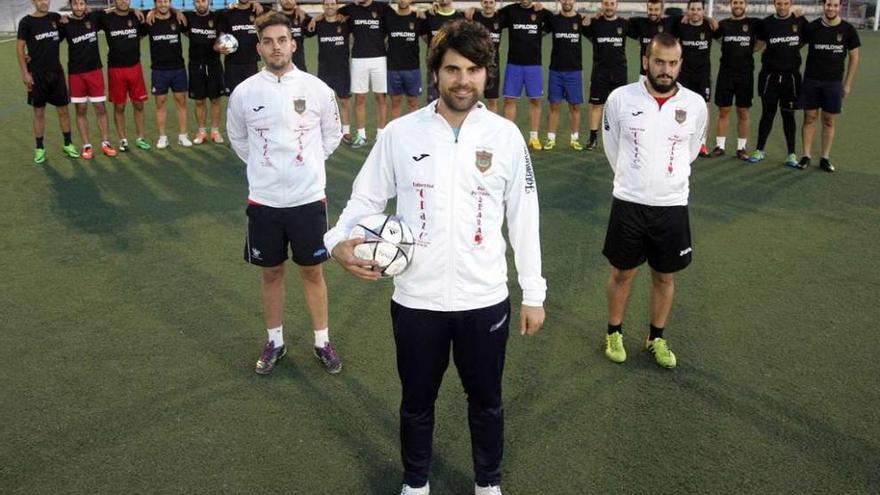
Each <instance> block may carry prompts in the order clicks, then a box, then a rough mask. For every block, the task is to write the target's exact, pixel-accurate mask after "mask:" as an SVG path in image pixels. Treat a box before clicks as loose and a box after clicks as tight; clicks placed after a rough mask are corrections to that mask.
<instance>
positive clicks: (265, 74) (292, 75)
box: [260, 65, 300, 83]
mask: <svg viewBox="0 0 880 495" xmlns="http://www.w3.org/2000/svg"><path fill="white" fill-rule="evenodd" d="M299 73H300V70H299V69H297V68H296V65H294V66H293V70H292V71H290V72H287V73H285V74H284V75H283V76H281V80H280V81H279V80H278V76H276V75H275V74H273V73H271V72H269V70H268V69H266V68H265V67H263V69H262V70H260V77H262V78H263V79H266V80H267V81H271V82H282V83H287V82H291V81H294V80H296V79H297V78H298V77H299Z"/></svg>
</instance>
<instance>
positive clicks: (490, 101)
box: [471, 0, 504, 113]
mask: <svg viewBox="0 0 880 495" xmlns="http://www.w3.org/2000/svg"><path fill="white" fill-rule="evenodd" d="M480 6H481V7H482V8H481V10H479V11H475V12H474V13H473V15H472V16H471V19H473V20H474V21H475V22H478V23H480V24H482V25H483V27H485V28H486V29H487V30H488V31H489V35H490V36H492V45H494V47H495V64H494V65H493V66H492V67H490V68H488V71H489V73H488V74H487V75H486V90H485V91H484V92H483V97H484V98H485V99H486V106H487V107H488V108H489V110H490V111H492V112H495V113H497V112H498V94H499V89H500V88H501V76H500V75H499V73H498V68H499V67H501V31H502V29H504V26H502V25H501V16H500V15H497V11H496V2H495V0H481V1H480Z"/></svg>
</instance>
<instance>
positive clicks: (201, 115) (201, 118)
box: [196, 99, 214, 129]
mask: <svg viewBox="0 0 880 495" xmlns="http://www.w3.org/2000/svg"><path fill="white" fill-rule="evenodd" d="M211 110H214V106H213V105H212V106H211ZM212 113H213V112H212ZM212 117H213V115H212ZM207 119H208V100H204V99H203V100H196V125H197V126H198V127H199V129H204V128H205V126H206V124H207V122H206V121H207Z"/></svg>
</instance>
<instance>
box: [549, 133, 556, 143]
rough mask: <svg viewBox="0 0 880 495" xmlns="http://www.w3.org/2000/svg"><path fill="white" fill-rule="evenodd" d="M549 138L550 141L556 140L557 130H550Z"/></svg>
mask: <svg viewBox="0 0 880 495" xmlns="http://www.w3.org/2000/svg"><path fill="white" fill-rule="evenodd" d="M547 140H548V141H556V133H555V132H548V133H547Z"/></svg>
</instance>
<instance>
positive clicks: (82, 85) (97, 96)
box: [70, 69, 107, 103]
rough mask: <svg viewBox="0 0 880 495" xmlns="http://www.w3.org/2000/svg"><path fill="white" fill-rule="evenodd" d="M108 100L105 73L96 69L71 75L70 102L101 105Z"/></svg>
mask: <svg viewBox="0 0 880 495" xmlns="http://www.w3.org/2000/svg"><path fill="white" fill-rule="evenodd" d="M106 99H107V94H106V92H105V91H104V71H102V70H101V69H95V70H91V71H89V72H82V73H80V74H71V75H70V101H71V102H72V103H88V102H92V103H100V102H102V101H105V100H106Z"/></svg>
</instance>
